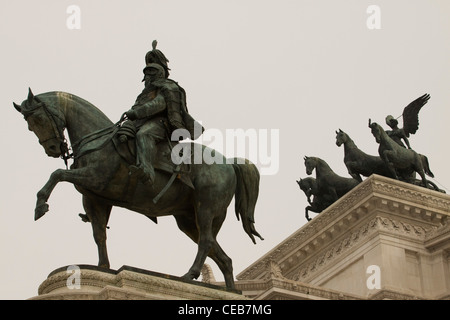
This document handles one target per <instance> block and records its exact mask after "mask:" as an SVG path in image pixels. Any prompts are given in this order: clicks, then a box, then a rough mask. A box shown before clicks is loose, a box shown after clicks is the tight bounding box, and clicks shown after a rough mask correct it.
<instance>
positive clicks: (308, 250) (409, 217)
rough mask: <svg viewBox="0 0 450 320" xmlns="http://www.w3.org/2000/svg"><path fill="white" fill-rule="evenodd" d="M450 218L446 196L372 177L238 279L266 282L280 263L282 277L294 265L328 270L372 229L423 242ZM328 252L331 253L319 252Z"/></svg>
mask: <svg viewBox="0 0 450 320" xmlns="http://www.w3.org/2000/svg"><path fill="white" fill-rule="evenodd" d="M374 211H377V215H375V216H374V215H373V214H372V213H373V212H374ZM379 212H383V214H378V213H379ZM449 215H450V196H448V195H447V194H444V193H441V192H437V191H433V190H429V189H425V188H423V187H420V186H415V185H411V184H408V183H404V182H400V181H396V180H393V179H389V178H386V177H382V176H378V175H372V176H371V177H369V178H367V179H366V180H364V181H363V182H362V183H361V184H360V185H358V186H357V187H356V188H354V189H353V190H352V191H350V192H349V193H347V194H346V195H344V196H343V197H341V198H340V199H339V200H338V201H336V202H335V203H334V204H333V205H331V206H330V207H328V208H327V209H326V210H324V211H323V212H322V213H320V214H319V215H317V216H316V217H315V218H314V219H313V220H311V221H310V222H308V223H307V224H306V225H304V226H303V227H301V228H300V229H299V230H297V231H296V232H294V233H293V234H292V235H291V236H289V237H288V238H286V240H284V241H282V242H281V243H280V244H279V245H277V246H276V247H275V248H273V249H272V250H271V251H269V252H268V253H267V254H266V255H264V256H263V257H261V258H260V259H259V260H257V261H256V262H255V263H253V264H252V265H250V266H249V267H248V268H246V269H245V270H244V271H242V272H241V273H240V274H238V276H237V279H238V280H251V279H260V278H262V277H264V274H265V273H266V272H267V269H266V265H267V263H268V262H269V261H276V262H277V263H278V264H279V265H280V266H281V269H282V271H283V273H286V272H289V273H292V271H291V270H292V267H293V266H295V265H299V264H301V263H302V262H303V261H306V260H311V259H313V260H314V261H315V262H314V265H323V263H321V261H327V260H329V259H331V258H332V257H336V253H340V252H343V251H345V248H348V247H349V246H353V245H355V244H356V243H357V242H358V241H359V240H361V239H362V238H364V237H367V236H368V235H369V234H370V233H371V232H372V231H373V230H378V231H380V232H395V233H397V234H398V235H400V236H403V237H409V238H410V239H416V240H418V241H424V240H425V237H426V234H427V233H428V232H431V231H434V230H435V229H437V228H438V226H440V225H444V224H445V223H446V222H447V218H448V216H449ZM325 247H327V249H326V251H325V252H322V253H320V252H319V251H320V249H321V248H325ZM316 256H317V257H316ZM310 267H311V268H313V267H312V266H310Z"/></svg>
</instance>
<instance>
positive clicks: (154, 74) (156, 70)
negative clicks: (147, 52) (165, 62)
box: [143, 63, 165, 81]
mask: <svg viewBox="0 0 450 320" xmlns="http://www.w3.org/2000/svg"><path fill="white" fill-rule="evenodd" d="M143 72H144V74H145V75H149V76H150V77H151V80H152V81H155V80H157V79H163V78H165V70H164V68H163V67H162V66H161V65H160V64H158V63H149V64H147V66H146V67H145V68H144V70H143Z"/></svg>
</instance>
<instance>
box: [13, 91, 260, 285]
mask: <svg viewBox="0 0 450 320" xmlns="http://www.w3.org/2000/svg"><path fill="white" fill-rule="evenodd" d="M14 106H15V108H16V109H17V110H18V111H19V112H21V113H22V114H23V115H24V117H25V120H26V121H27V123H28V128H29V130H31V131H33V132H34V133H35V134H36V136H37V137H38V139H39V142H40V144H41V145H42V146H43V148H44V149H45V152H46V153H47V155H48V156H50V157H55V158H56V157H60V156H63V157H64V156H66V157H67V155H68V152H67V150H68V148H67V143H66V142H65V139H64V132H63V131H64V129H66V130H67V134H68V137H69V140H70V141H71V142H72V148H73V150H72V151H73V156H74V159H75V160H74V163H73V165H72V166H71V168H70V169H67V170H66V169H57V170H56V171H54V172H53V173H52V174H51V176H50V179H49V180H48V182H47V183H46V184H45V185H44V187H43V188H42V189H41V190H40V191H39V192H38V193H37V203H36V209H35V220H37V219H39V218H40V217H42V216H43V215H44V214H45V213H46V212H47V211H48V205H47V200H48V199H49V197H50V194H51V192H52V190H53V189H54V188H55V186H56V185H57V183H58V182H61V181H67V182H70V183H72V184H74V186H75V188H76V189H77V190H78V191H79V192H80V193H81V194H82V195H83V197H82V198H83V207H84V209H85V212H86V215H85V216H84V218H85V220H86V221H89V222H91V224H92V229H93V236H94V240H95V242H96V244H97V247H98V255H99V262H98V265H99V266H101V267H105V268H109V266H110V264H109V260H108V254H107V249H106V227H107V223H108V219H109V216H110V212H111V209H112V207H113V206H119V207H124V208H127V209H130V210H132V211H136V212H138V213H141V214H143V215H145V216H147V217H149V218H151V219H152V220H154V221H156V217H159V216H167V215H173V216H174V217H175V220H176V222H177V225H178V227H179V229H180V230H181V231H183V232H184V233H185V234H186V235H187V236H188V237H189V238H191V239H192V240H193V241H194V242H196V243H197V244H198V251H197V255H196V257H195V260H194V263H193V265H192V266H191V268H190V269H189V271H188V272H187V273H186V274H185V275H184V276H183V277H184V278H185V279H189V280H191V279H196V278H197V277H198V276H199V275H200V272H201V269H202V267H203V265H204V262H205V259H206V257H207V256H209V257H211V258H212V259H213V260H214V261H215V262H216V263H217V265H218V266H219V268H220V270H221V271H222V273H223V275H224V279H225V283H226V286H227V287H228V288H234V278H233V268H232V261H231V259H230V258H229V257H228V256H227V255H226V254H225V252H224V251H223V250H222V248H221V247H220V245H219V244H218V243H217V240H216V236H217V234H218V232H219V230H220V228H221V226H222V223H223V221H224V219H225V216H226V213H227V207H228V205H229V204H230V202H231V200H232V198H233V196H235V210H236V215H237V217H238V219H239V218H240V219H242V224H243V228H244V230H245V232H246V233H247V234H248V235H249V236H250V238H251V239H252V241H253V242H255V238H254V236H257V237H259V238H261V239H262V237H261V236H260V235H259V233H258V232H257V231H256V230H255V227H254V210H255V205H256V201H257V198H258V192H259V180H260V175H259V172H258V169H257V168H256V166H255V165H254V164H252V163H250V162H249V161H248V160H244V161H242V160H243V159H239V160H240V161H238V163H236V161H229V160H230V159H228V161H227V159H225V158H224V157H223V156H222V155H220V156H221V157H222V158H223V162H222V163H212V164H206V163H205V162H204V161H203V162H202V163H200V164H195V163H194V161H192V163H193V164H191V165H190V171H189V172H187V173H184V174H187V175H189V178H190V181H192V185H191V186H189V185H188V184H186V183H183V182H181V179H175V180H172V184H171V185H170V183H169V184H168V182H169V181H170V180H171V178H172V177H173V175H171V174H167V173H165V172H162V171H159V170H156V178H155V184H154V185H150V186H149V185H144V184H142V183H140V182H139V183H136V184H135V189H134V190H132V191H134V192H129V194H128V198H124V190H129V184H130V179H132V178H131V177H132V175H130V172H129V163H127V162H126V161H125V160H124V158H123V157H122V156H121V155H119V153H118V152H116V146H115V144H114V143H113V142H112V139H107V138H105V135H106V132H109V134H111V133H110V131H111V130H109V129H111V128H115V126H118V124H114V123H112V122H111V121H110V120H109V119H108V118H107V117H106V116H105V114H104V113H103V112H101V111H100V110H99V109H98V108H96V107H95V106H94V105H92V104H91V103H89V102H87V101H85V100H84V99H82V98H80V97H77V96H75V95H72V94H68V93H64V92H48V93H43V94H39V95H36V96H34V95H33V93H32V92H31V90H29V94H28V98H27V99H26V100H25V101H23V103H22V104H21V105H20V106H19V105H17V104H14ZM113 131H114V130H113ZM101 132H105V135H102V134H101ZM96 135H97V136H100V137H103V138H102V139H103V140H102V141H103V142H102V143H97V147H95V148H91V150H90V152H83V151H81V150H80V149H82V144H83V143H79V142H80V141H86V140H92V141H93V139H94V138H93V137H94V136H96ZM92 141H91V143H94V144H95V141H93V142H92ZM193 145H195V144H193ZM197 146H200V145H197ZM200 147H201V148H200V150H204V148H206V147H205V146H200ZM81 153H82V154H81ZM214 159H218V153H217V152H216V154H215V157H214ZM233 160H237V159H233ZM231 162H233V163H231ZM168 185H170V187H169V188H168V189H167V191H166V192H165V193H164V195H163V196H162V197H161V198H159V200H158V201H153V200H154V199H155V198H156V197H158V195H160V192H161V190H162V189H164V188H165V187H166V186H168ZM124 199H125V200H124Z"/></svg>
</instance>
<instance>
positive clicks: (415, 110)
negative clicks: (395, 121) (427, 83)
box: [402, 93, 430, 137]
mask: <svg viewBox="0 0 450 320" xmlns="http://www.w3.org/2000/svg"><path fill="white" fill-rule="evenodd" d="M429 99H430V95H429V94H428V93H426V94H424V95H423V96H421V97H419V98H417V99H416V100H414V101H412V102H411V103H410V104H408V105H407V106H406V107H405V109H403V114H402V116H403V130H404V131H405V134H406V136H407V137H409V135H410V134H415V133H416V131H417V129H419V111H420V109H422V107H423V106H424V105H425V104H426V103H427V102H428V100H429Z"/></svg>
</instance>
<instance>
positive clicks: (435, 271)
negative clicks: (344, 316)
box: [237, 175, 450, 299]
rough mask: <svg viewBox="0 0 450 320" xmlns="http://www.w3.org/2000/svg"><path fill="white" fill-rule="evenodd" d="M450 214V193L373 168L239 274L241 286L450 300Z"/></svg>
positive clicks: (278, 295)
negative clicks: (379, 173)
mask: <svg viewBox="0 0 450 320" xmlns="http://www.w3.org/2000/svg"><path fill="white" fill-rule="evenodd" d="M449 216H450V196H449V195H447V194H444V193H440V192H437V191H433V190H429V189H425V188H422V187H419V186H414V185H411V184H407V183H403V182H400V181H396V180H393V179H389V178H385V177H381V176H377V175H373V176H371V177H369V178H367V179H366V180H364V181H363V182H362V183H361V184H359V185H358V186H357V187H356V188H354V189H353V190H351V191H350V192H349V193H347V194H346V195H344V196H343V197H342V198H340V199H339V200H338V201H337V202H335V203H334V204H333V205H331V206H330V207H329V208H327V209H326V210H324V211H323V212H322V213H320V214H319V215H317V216H315V217H314V218H313V219H312V220H311V221H310V222H308V223H307V224H306V225H304V226H303V227H302V228H300V229H299V230H298V231H296V232H295V233H293V234H292V235H291V236H289V237H288V238H287V239H286V240H284V241H283V242H281V243H280V244H279V245H277V246H276V247H275V248H274V249H272V250H271V251H270V252H268V253H267V254H266V255H264V256H263V257H262V258H260V259H259V260H258V261H256V262H255V263H253V264H252V265H251V266H249V267H248V268H247V269H245V270H244V271H243V272H241V273H240V274H239V275H237V279H238V280H239V281H238V282H237V288H238V289H240V290H242V291H243V294H244V295H247V296H249V297H252V298H255V299H300V298H301V299H339V298H344V299H358V298H359V299H449V298H450V224H449V222H450V220H449V219H448V217H449ZM313 293H314V294H313Z"/></svg>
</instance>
